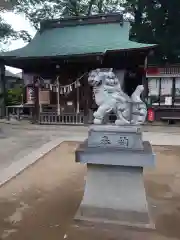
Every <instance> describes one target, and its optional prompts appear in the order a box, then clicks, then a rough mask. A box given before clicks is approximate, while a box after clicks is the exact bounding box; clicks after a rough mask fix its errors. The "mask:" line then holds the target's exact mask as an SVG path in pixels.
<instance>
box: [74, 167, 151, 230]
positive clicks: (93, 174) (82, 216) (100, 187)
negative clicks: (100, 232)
mask: <svg viewBox="0 0 180 240" xmlns="http://www.w3.org/2000/svg"><path fill="white" fill-rule="evenodd" d="M142 171H143V168H141V167H122V166H102V165H91V164H88V172H87V179H86V186H85V192H84V197H83V200H82V202H81V205H80V207H79V209H78V212H77V214H76V216H75V219H76V220H77V219H79V220H88V221H100V222H111V223H119V224H125V225H132V226H133V225H147V224H150V223H151V221H150V217H149V211H148V204H147V200H146V194H145V188H144V183H143V176H142Z"/></svg>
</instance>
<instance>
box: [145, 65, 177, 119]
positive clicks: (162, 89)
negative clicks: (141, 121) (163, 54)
mask: <svg viewBox="0 0 180 240" xmlns="http://www.w3.org/2000/svg"><path fill="white" fill-rule="evenodd" d="M146 77H147V82H148V102H149V106H151V107H152V109H153V110H154V120H155V121H161V120H173V119H174V120H178V119H179V120H180V65H179V64H176V65H166V66H163V67H158V66H157V65H154V66H153V65H152V66H149V67H148V68H147V73H146Z"/></svg>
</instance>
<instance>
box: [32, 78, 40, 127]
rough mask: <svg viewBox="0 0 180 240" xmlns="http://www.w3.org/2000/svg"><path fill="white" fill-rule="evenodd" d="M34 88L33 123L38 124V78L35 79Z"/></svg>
mask: <svg viewBox="0 0 180 240" xmlns="http://www.w3.org/2000/svg"><path fill="white" fill-rule="evenodd" d="M33 88H34V108H33V122H34V123H37V122H38V120H39V82H38V80H37V77H34V79H33Z"/></svg>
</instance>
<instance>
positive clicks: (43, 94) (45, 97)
mask: <svg viewBox="0 0 180 240" xmlns="http://www.w3.org/2000/svg"><path fill="white" fill-rule="evenodd" d="M39 104H50V92H49V90H40V91H39Z"/></svg>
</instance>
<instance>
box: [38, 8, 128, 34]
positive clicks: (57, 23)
mask: <svg viewBox="0 0 180 240" xmlns="http://www.w3.org/2000/svg"><path fill="white" fill-rule="evenodd" d="M123 22H124V19H123V14H122V13H118V12H116V13H108V14H96V15H90V16H76V17H65V18H59V19H53V20H43V21H42V22H41V23H40V32H42V31H44V30H47V29H51V28H64V27H70V26H71V27H72V26H78V25H90V24H108V23H119V24H120V25H121V26H122V25H123Z"/></svg>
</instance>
